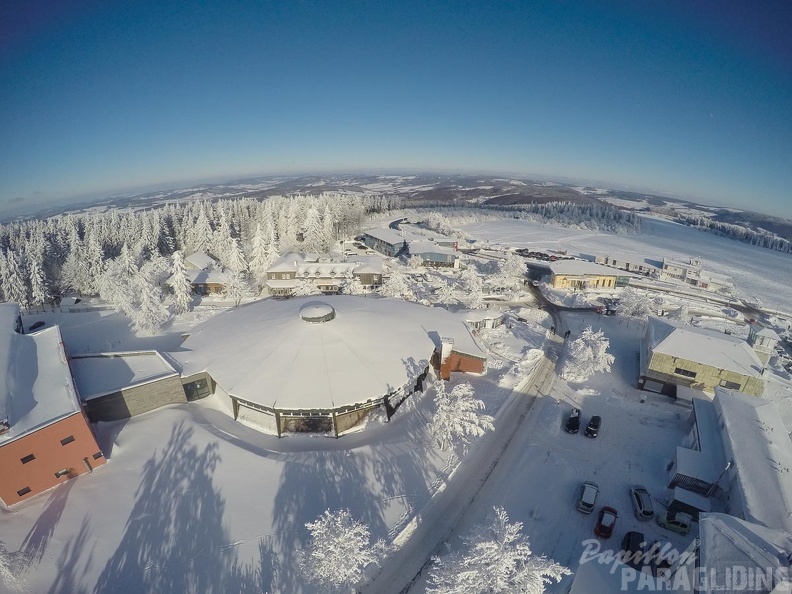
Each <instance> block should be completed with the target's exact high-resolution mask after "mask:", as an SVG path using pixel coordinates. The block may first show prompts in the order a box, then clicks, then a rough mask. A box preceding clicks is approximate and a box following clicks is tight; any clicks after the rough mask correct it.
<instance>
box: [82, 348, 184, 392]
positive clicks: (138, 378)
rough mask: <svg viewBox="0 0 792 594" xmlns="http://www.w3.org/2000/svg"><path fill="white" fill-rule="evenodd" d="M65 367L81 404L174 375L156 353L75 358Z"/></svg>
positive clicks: (174, 371)
mask: <svg viewBox="0 0 792 594" xmlns="http://www.w3.org/2000/svg"><path fill="white" fill-rule="evenodd" d="M69 364H70V367H71V370H72V376H73V377H74V383H75V384H76V386H77V392H78V393H79V395H80V398H82V399H83V400H90V399H92V398H96V397H98V396H104V395H106V394H110V393H112V392H117V391H119V390H121V389H123V388H129V387H132V386H138V385H141V384H145V383H148V382H151V381H154V380H159V379H163V378H165V377H170V376H174V375H178V373H177V371H176V370H175V369H174V368H173V367H172V366H171V365H170V364H169V363H168V362H167V361H166V360H165V359H164V358H163V357H162V355H160V354H159V353H157V352H156V351H140V352H127V353H124V352H121V353H96V354H94V355H92V354H82V355H75V356H73V357H72V358H71V359H70V361H69Z"/></svg>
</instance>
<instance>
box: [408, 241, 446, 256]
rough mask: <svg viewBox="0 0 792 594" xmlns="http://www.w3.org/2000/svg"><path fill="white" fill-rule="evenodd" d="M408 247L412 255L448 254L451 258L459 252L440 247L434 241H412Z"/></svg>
mask: <svg viewBox="0 0 792 594" xmlns="http://www.w3.org/2000/svg"><path fill="white" fill-rule="evenodd" d="M408 245H409V250H410V253H411V254H416V255H417V254H447V255H449V256H456V255H457V252H456V251H455V250H454V249H453V248H450V247H445V246H442V245H438V244H436V243H434V242H432V241H411V242H409V244H408Z"/></svg>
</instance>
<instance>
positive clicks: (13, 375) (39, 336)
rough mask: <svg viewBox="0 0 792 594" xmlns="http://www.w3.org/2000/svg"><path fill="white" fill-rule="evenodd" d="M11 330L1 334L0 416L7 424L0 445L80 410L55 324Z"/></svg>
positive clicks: (5, 329) (3, 330) (0, 437)
mask: <svg viewBox="0 0 792 594" xmlns="http://www.w3.org/2000/svg"><path fill="white" fill-rule="evenodd" d="M3 325H4V326H5V324H3ZM0 332H2V333H3V334H5V333H6V332H8V329H7V328H3V329H0ZM10 334H11V335H10V340H8V338H9V337H8V336H3V337H2V338H0V368H2V369H3V370H4V371H5V373H3V374H2V375H0V377H2V379H3V380H4V381H3V383H2V385H0V406H3V408H2V409H0V417H2V419H7V421H8V424H9V426H10V429H9V430H8V431H7V432H5V433H3V434H1V435H0V445H2V444H4V443H6V442H9V441H13V440H15V439H18V438H19V437H21V436H22V435H25V434H27V433H29V432H31V431H35V430H37V429H41V428H42V427H45V426H47V425H50V424H52V423H54V422H55V421H58V420H60V419H63V418H65V417H68V416H71V415H73V414H75V413H78V412H79V411H80V403H79V401H78V400H77V395H76V393H75V391H74V384H73V383H72V378H71V375H70V374H69V365H68V363H67V362H66V355H65V353H64V351H63V344H62V338H61V334H60V330H59V329H58V327H57V326H56V327H53V328H47V329H46V330H41V331H40V332H37V333H35V334H31V335H23V334H15V333H13V332H11V333H10ZM2 419H0V420H2Z"/></svg>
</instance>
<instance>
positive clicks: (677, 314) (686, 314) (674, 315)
mask: <svg viewBox="0 0 792 594" xmlns="http://www.w3.org/2000/svg"><path fill="white" fill-rule="evenodd" d="M668 319H669V320H676V321H677V322H684V323H685V324H687V323H688V322H689V321H690V311H689V309H688V306H687V303H683V304H682V305H680V306H679V308H678V309H675V310H674V311H672V312H671V313H669V314H668Z"/></svg>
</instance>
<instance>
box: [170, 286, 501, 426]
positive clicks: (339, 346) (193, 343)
mask: <svg viewBox="0 0 792 594" xmlns="http://www.w3.org/2000/svg"><path fill="white" fill-rule="evenodd" d="M317 303H327V304H328V305H331V306H332V307H333V308H334V309H335V312H336V315H335V318H334V319H333V320H330V321H328V322H325V323H321V324H312V323H308V322H305V321H303V320H302V319H301V318H300V310H301V309H302V308H303V307H305V306H306V305H315V304H317ZM441 336H450V337H453V338H454V348H455V350H458V351H459V352H463V353H468V354H472V355H475V356H479V357H483V358H486V355H485V354H484V352H483V351H482V350H481V349H480V348H479V346H478V344H477V343H476V342H475V339H474V338H473V337H472V336H471V334H470V332H469V331H468V329H467V327H466V326H465V324H464V323H463V321H462V318H461V317H460V316H458V315H456V314H453V313H451V312H448V311H446V310H443V309H439V308H428V307H424V306H422V305H418V304H415V303H409V302H406V301H401V300H398V299H377V298H366V297H357V296H352V295H338V296H335V295H334V296H322V297H305V298H299V299H288V300H284V301H277V300H270V299H267V300H263V301H258V302H255V303H251V304H248V305H244V306H242V307H238V308H235V309H233V310H229V311H226V312H224V313H221V314H219V315H217V316H214V317H213V318H211V319H210V320H208V321H206V322H204V323H203V324H201V325H199V326H197V327H196V328H195V329H194V330H193V331H192V333H191V334H190V336H189V337H188V338H187V340H186V341H185V342H184V344H183V345H182V349H183V350H182V351H178V352H174V353H172V356H173V357H174V358H175V359H176V360H177V361H178V362H179V364H180V365H181V366H182V372H183V374H184V375H192V374H194V373H199V372H202V371H207V372H208V373H209V375H211V376H212V377H213V378H214V380H215V381H216V382H217V383H218V384H219V385H220V386H221V387H222V388H223V389H224V390H226V391H227V392H228V393H229V394H231V395H233V396H237V397H239V398H242V399H244V400H247V401H250V402H253V403H256V404H260V405H263V406H268V407H272V408H278V409H285V410H315V409H332V408H338V407H342V406H347V405H352V404H360V403H364V402H367V401H368V400H370V399H378V398H382V397H383V396H385V395H386V394H388V393H390V392H392V391H394V390H397V389H399V388H401V387H402V386H404V385H405V384H407V383H408V382H411V381H413V380H414V377H415V375H417V373H420V372H422V371H423V369H424V368H425V367H426V366H427V365H428V362H429V359H430V358H431V356H432V353H433V351H434V349H435V348H438V349H439V348H440V337H441Z"/></svg>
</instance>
